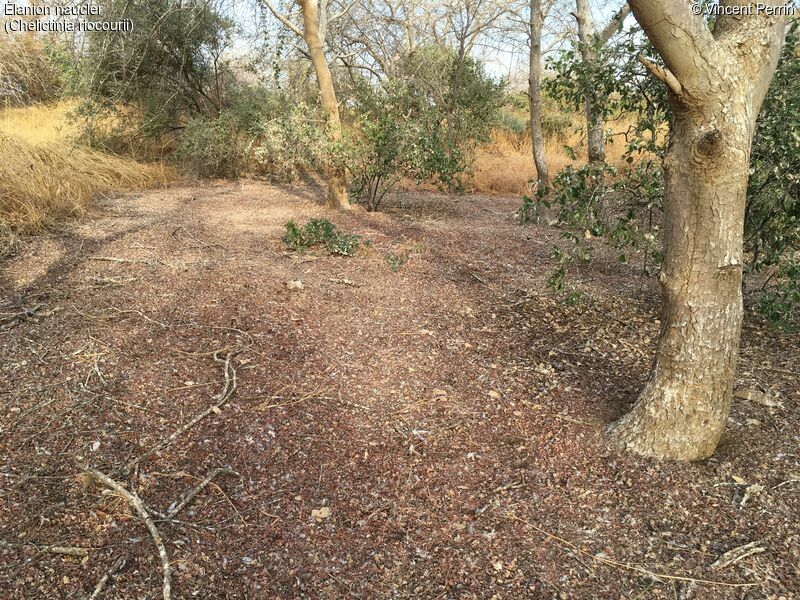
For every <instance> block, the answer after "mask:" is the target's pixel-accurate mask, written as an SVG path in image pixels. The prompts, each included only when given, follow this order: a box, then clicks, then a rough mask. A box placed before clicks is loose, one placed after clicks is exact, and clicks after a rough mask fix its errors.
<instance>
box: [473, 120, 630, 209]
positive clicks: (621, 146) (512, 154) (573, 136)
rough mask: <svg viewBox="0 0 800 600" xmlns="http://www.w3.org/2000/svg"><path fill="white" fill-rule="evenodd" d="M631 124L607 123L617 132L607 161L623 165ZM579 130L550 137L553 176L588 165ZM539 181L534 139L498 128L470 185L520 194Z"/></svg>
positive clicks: (483, 191)
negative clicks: (568, 150) (570, 151)
mask: <svg viewBox="0 0 800 600" xmlns="http://www.w3.org/2000/svg"><path fill="white" fill-rule="evenodd" d="M630 125H631V123H630V122H628V121H625V120H619V121H613V122H610V123H607V124H606V127H607V128H612V129H613V133H615V135H613V136H612V137H611V140H610V141H609V142H608V143H607V144H606V158H607V160H608V162H609V163H610V164H613V165H621V163H622V156H623V154H624V152H625V138H624V136H623V135H621V134H622V133H624V132H625V131H627V130H628V128H629V126H630ZM576 129H577V127H570V128H568V129H567V130H566V131H565V132H564V133H563V135H562V136H561V137H548V138H547V139H546V140H545V158H546V160H547V166H548V167H549V168H550V176H551V177H553V176H554V175H555V174H556V173H558V172H559V171H560V170H562V169H563V168H564V167H566V166H567V165H569V164H575V165H584V164H586V143H585V139H584V136H583V134H582V133H580V131H576ZM564 146H569V147H571V148H572V149H573V150H574V151H575V155H576V160H574V161H573V160H572V159H571V158H570V157H569V156H568V155H567V153H566V152H565V151H564ZM535 178H536V168H535V167H534V164H533V152H532V149H531V140H530V136H529V135H528V134H527V133H523V134H516V133H514V132H513V131H509V130H507V129H495V130H494V131H492V134H491V139H490V140H489V142H488V143H487V144H485V145H483V146H482V147H480V148H478V150H477V152H476V155H475V162H474V164H473V173H472V178H471V179H470V182H469V185H470V189H471V191H473V192H475V193H479V194H497V195H520V194H525V193H528V192H529V191H530V181H531V180H532V179H535Z"/></svg>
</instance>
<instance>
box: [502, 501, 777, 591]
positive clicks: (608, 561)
mask: <svg viewBox="0 0 800 600" xmlns="http://www.w3.org/2000/svg"><path fill="white" fill-rule="evenodd" d="M508 517H509V518H510V519H513V520H514V521H518V522H520V523H523V524H524V525H527V526H528V527H530V528H531V529H534V530H536V531H538V532H539V533H541V534H542V535H544V536H547V538H548V539H550V540H553V541H555V542H557V543H558V544H559V545H561V546H562V547H564V548H565V549H567V550H569V551H571V552H576V553H578V554H581V555H583V556H586V557H588V558H591V559H592V560H594V561H597V562H599V563H601V564H604V565H606V566H609V567H615V568H618V569H625V570H628V571H635V572H637V573H639V574H640V575H644V576H645V577H648V578H650V579H654V580H656V581H660V580H665V579H667V580H670V581H687V582H691V583H696V584H703V585H716V586H721V587H731V588H745V587H754V586H757V585H761V584H762V583H763V581H753V582H743V583H728V582H727V581H716V580H713V579H698V578H695V577H684V576H681V575H669V574H667V573H656V572H653V571H650V570H648V569H645V568H644V567H640V566H639V565H632V564H630V563H624V562H620V561H618V560H614V559H613V558H607V557H605V556H601V555H599V554H591V553H589V552H586V551H585V550H582V549H581V548H579V547H578V546H577V545H576V544H573V543H572V542H570V541H569V540H565V539H564V538H562V537H559V536H557V535H555V534H554V533H550V532H549V531H545V530H544V529H542V528H541V527H537V526H536V525H534V524H533V523H531V522H530V521H526V520H525V519H523V518H521V517H518V516H516V515H515V514H513V513H509V514H508ZM742 558H744V557H742Z"/></svg>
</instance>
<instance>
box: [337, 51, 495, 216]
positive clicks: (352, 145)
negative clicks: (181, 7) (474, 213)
mask: <svg viewBox="0 0 800 600" xmlns="http://www.w3.org/2000/svg"><path fill="white" fill-rule="evenodd" d="M352 96H353V97H352V102H351V103H350V105H349V107H348V113H349V116H350V121H351V124H352V127H351V128H350V129H351V131H350V132H349V134H348V136H347V139H346V142H345V144H344V145H343V147H342V148H341V149H339V152H338V154H339V157H338V158H339V159H340V160H342V162H343V163H344V165H345V166H346V168H347V170H348V171H349V173H350V175H351V179H352V183H353V188H354V193H355V195H356V196H357V197H358V198H359V199H360V200H361V201H362V202H364V203H365V205H366V206H367V208H368V209H369V210H377V209H378V208H379V206H380V204H381V202H382V200H383V198H384V197H385V196H386V194H387V193H388V192H389V191H390V190H391V189H392V187H393V186H394V185H395V184H396V183H397V182H398V181H399V180H400V179H401V178H403V177H407V178H410V179H414V180H416V181H417V182H420V181H423V180H428V179H433V180H435V181H436V182H437V183H439V184H440V185H442V186H445V187H447V188H449V189H451V190H454V189H459V188H460V186H461V176H462V175H463V174H464V173H465V172H466V171H467V170H468V168H469V164H468V162H469V161H468V157H469V155H470V152H471V151H472V150H473V149H474V147H475V145H476V144H477V142H479V141H482V140H485V139H487V138H488V135H489V132H490V130H491V127H492V125H493V123H495V121H496V119H497V115H498V113H499V109H500V105H501V103H502V100H503V90H502V85H500V84H497V83H495V82H493V81H492V80H491V79H490V78H489V77H488V76H487V75H486V74H485V72H484V71H483V67H482V65H481V64H480V63H478V62H476V61H475V60H473V59H471V58H464V59H463V60H462V61H458V60H456V57H455V56H454V55H453V54H452V53H451V52H450V51H448V50H446V49H444V48H441V47H438V46H431V47H426V48H423V49H421V50H418V51H415V52H414V53H413V54H412V55H410V56H409V57H407V58H406V59H405V61H404V63H403V66H402V69H401V72H400V74H399V75H397V76H396V77H394V78H390V79H388V80H386V81H383V82H381V83H380V85H377V84H374V83H372V82H367V81H365V80H361V81H356V82H355V83H354V84H353V85H352ZM336 150H337V149H335V148H334V149H333V151H334V154H336Z"/></svg>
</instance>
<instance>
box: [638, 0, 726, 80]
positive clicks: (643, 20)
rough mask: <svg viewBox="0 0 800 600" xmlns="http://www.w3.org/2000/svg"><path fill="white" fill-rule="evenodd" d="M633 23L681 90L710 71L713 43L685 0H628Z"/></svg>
mask: <svg viewBox="0 0 800 600" xmlns="http://www.w3.org/2000/svg"><path fill="white" fill-rule="evenodd" d="M628 4H629V5H630V7H631V10H632V11H633V14H634V16H635V17H636V20H637V21H638V22H639V24H640V25H641V26H642V29H644V31H645V33H646V34H647V37H648V38H649V39H650V41H651V42H652V44H653V46H655V48H656V50H658V53H659V54H660V55H661V58H663V59H664V62H665V63H666V65H667V68H668V69H669V70H670V71H671V72H672V74H673V77H674V78H675V80H676V81H679V82H680V83H681V88H682V89H686V87H687V84H688V85H690V84H691V82H692V81H693V80H695V79H697V78H698V77H701V78H702V77H704V76H705V74H706V72H707V71H708V70H709V68H711V70H712V71H715V70H716V67H717V65H716V64H715V61H714V58H713V57H714V54H716V52H717V46H718V44H717V42H716V40H715V39H714V36H713V35H712V34H711V31H710V30H709V28H708V26H707V25H706V22H705V20H704V19H703V17H702V16H699V15H695V14H693V13H692V4H691V3H690V2H687V1H686V0H628Z"/></svg>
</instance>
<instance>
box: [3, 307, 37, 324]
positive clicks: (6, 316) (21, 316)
mask: <svg viewBox="0 0 800 600" xmlns="http://www.w3.org/2000/svg"><path fill="white" fill-rule="evenodd" d="M42 306H44V304H37V305H36V306H34V307H33V308H26V309H23V310H21V311H18V312H15V313H0V315H2V317H0V323H7V322H11V323H16V322H20V321H25V320H27V319H29V318H30V317H32V316H34V315H35V314H36V313H37V312H39V311H40V310H41V308H42Z"/></svg>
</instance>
